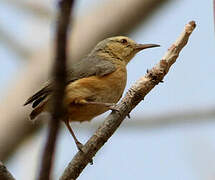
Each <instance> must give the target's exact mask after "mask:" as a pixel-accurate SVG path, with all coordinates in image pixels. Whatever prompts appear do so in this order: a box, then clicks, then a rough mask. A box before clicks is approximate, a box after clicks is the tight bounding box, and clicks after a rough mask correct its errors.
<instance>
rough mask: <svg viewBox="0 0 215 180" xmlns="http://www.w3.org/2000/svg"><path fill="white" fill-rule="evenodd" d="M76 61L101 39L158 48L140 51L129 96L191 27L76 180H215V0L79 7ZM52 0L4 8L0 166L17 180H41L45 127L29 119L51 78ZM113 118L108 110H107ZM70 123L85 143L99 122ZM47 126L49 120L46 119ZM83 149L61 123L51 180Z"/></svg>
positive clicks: (85, 1)
mask: <svg viewBox="0 0 215 180" xmlns="http://www.w3.org/2000/svg"><path fill="white" fill-rule="evenodd" d="M75 2H76V3H75V6H74V12H73V24H72V26H71V44H70V56H71V59H72V60H74V61H78V60H79V59H80V58H82V57H83V56H85V55H86V54H87V53H88V52H89V51H90V49H92V47H93V46H94V45H95V44H96V43H97V42H98V41H100V40H102V39H104V38H106V37H110V36H115V35H126V36H129V37H130V38H132V39H134V40H135V41H137V42H139V43H156V44H160V45H161V48H156V49H149V50H146V51H143V52H141V53H139V54H138V55H137V56H136V57H135V59H134V60H133V61H132V62H131V63H130V64H129V66H128V83H127V89H128V88H129V87H130V86H131V85H132V84H133V83H134V82H135V81H136V80H137V79H139V78H140V77H141V76H143V75H144V74H145V72H146V70H147V69H149V68H151V67H152V66H153V65H154V64H156V63H157V62H158V61H159V60H160V59H161V58H162V56H163V55H164V53H165V52H166V51H167V49H168V47H170V45H171V44H172V43H173V42H174V41H175V40H176V38H177V37H178V36H179V34H180V33H181V31H182V30H183V28H184V26H185V24H187V23H188V22H189V21H191V20H195V21H196V24H197V27H196V29H195V30H194V32H193V34H192V35H191V38H190V41H189V42H188V44H187V46H185V48H184V49H183V50H182V52H181V55H180V57H179V58H178V60H177V62H176V63H175V64H174V65H173V67H172V68H171V70H170V72H169V73H168V74H167V76H166V77H165V79H164V83H162V84H159V85H158V86H157V87H155V88H154V89H153V90H152V91H151V92H150V93H149V94H148V95H147V97H146V98H145V100H144V101H143V102H141V103H140V104H139V105H138V106H137V108H135V109H134V110H133V111H132V112H131V114H130V115H131V119H126V120H125V121H124V122H123V123H122V125H121V126H120V128H119V129H118V130H117V131H116V133H115V134H114V135H113V136H112V137H111V139H110V140H109V141H108V142H107V143H106V144H105V146H104V147H103V148H102V149H101V150H100V151H99V152H98V154H97V155H96V157H95V158H94V164H93V165H92V166H91V165H88V166H87V168H86V169H85V170H84V171H83V173H82V174H81V176H80V177H79V179H80V180H84V179H88V180H100V179H102V180H109V179H126V180H130V179H148V180H155V179H160V180H161V179H164V180H172V179H176V180H182V179H183V180H214V179H215V171H214V169H215V157H214V153H215V123H214V122H215V95H214V92H215V85H214V67H215V61H214V57H215V51H214V46H215V41H214V20H213V2H212V0H209V1H196V0H189V1H186V0H180V1H177V0H102V1H101V0H79V1H75ZM56 9H57V8H56V1H52V0H46V1H44V0H37V1H33V0H28V1H25V0H1V1H0V93H1V94H0V102H1V103H0V160H2V161H3V162H4V164H5V165H6V166H7V167H8V169H9V170H10V172H11V173H12V174H13V175H14V177H15V178H16V179H20V180H30V179H35V177H36V174H37V172H38V166H39V164H40V161H41V159H40V158H41V152H42V149H43V145H44V142H45V139H46V134H47V125H46V121H45V120H43V121H40V120H38V121H36V122H33V123H32V122H30V121H29V120H28V113H29V112H30V110H31V108H30V107H23V106H22V105H23V103H24V101H25V100H26V99H27V98H28V97H29V96H30V95H31V94H32V93H33V92H35V91H37V90H38V89H39V87H40V86H41V85H42V83H44V82H45V81H46V80H47V78H48V77H49V73H50V69H51V67H52V62H53V53H52V51H53V46H54V45H53V42H54V37H53V35H54V28H55V16H56ZM108 113H109V112H108ZM108 113H106V114H104V115H102V116H100V117H98V118H96V119H94V120H93V121H92V122H86V123H81V124H80V123H72V126H73V129H74V131H75V133H76V135H77V137H78V138H79V140H80V141H81V142H83V143H84V142H86V141H87V140H88V139H89V137H90V136H91V135H92V134H93V132H94V131H95V130H96V128H97V127H98V126H99V125H100V124H101V122H102V121H103V119H104V117H105V116H107V114H108ZM43 117H44V119H45V117H46V116H45V115H44V116H43ZM76 152H77V150H76V146H75V144H74V141H73V139H72V137H71V136H70V134H69V132H68V131H67V130H66V128H65V127H64V126H63V125H62V129H61V133H60V137H59V139H58V145H57V153H56V162H55V166H54V179H58V178H59V177H60V176H61V174H62V173H63V171H64V169H65V167H66V166H67V165H68V163H69V162H70V161H71V159H72V157H73V156H74V155H75V153H76Z"/></svg>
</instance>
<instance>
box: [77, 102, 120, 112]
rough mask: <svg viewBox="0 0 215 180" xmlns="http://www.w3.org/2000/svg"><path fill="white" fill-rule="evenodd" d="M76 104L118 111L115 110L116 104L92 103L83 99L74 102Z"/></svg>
mask: <svg viewBox="0 0 215 180" xmlns="http://www.w3.org/2000/svg"><path fill="white" fill-rule="evenodd" d="M75 103H76V104H85V105H87V104H92V105H101V106H105V107H107V108H108V109H110V110H112V111H119V110H118V109H117V108H116V104H115V103H104V102H92V101H86V100H84V99H82V100H79V101H76V102H75Z"/></svg>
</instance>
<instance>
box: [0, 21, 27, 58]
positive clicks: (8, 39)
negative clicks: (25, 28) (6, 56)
mask: <svg viewBox="0 0 215 180" xmlns="http://www.w3.org/2000/svg"><path fill="white" fill-rule="evenodd" d="M0 41H1V42H3V43H4V45H6V46H7V47H8V48H9V50H11V51H12V52H13V53H16V54H17V55H18V56H21V57H22V59H27V57H29V56H30V53H31V50H30V49H27V48H26V47H24V46H23V45H22V43H20V42H18V41H17V39H16V38H14V37H13V36H12V35H11V34H9V32H6V31H5V30H4V28H3V27H2V26H1V25H0Z"/></svg>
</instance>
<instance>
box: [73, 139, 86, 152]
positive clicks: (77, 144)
mask: <svg viewBox="0 0 215 180" xmlns="http://www.w3.org/2000/svg"><path fill="white" fill-rule="evenodd" d="M75 143H76V146H77V148H78V150H79V151H80V152H82V153H83V152H84V151H83V147H84V146H83V144H81V143H80V142H79V141H77V142H75Z"/></svg>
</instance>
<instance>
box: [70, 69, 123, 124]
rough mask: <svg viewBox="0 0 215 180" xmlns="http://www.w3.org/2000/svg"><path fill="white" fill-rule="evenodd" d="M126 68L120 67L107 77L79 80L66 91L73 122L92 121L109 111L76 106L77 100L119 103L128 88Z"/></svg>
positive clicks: (92, 106)
mask: <svg viewBox="0 0 215 180" xmlns="http://www.w3.org/2000/svg"><path fill="white" fill-rule="evenodd" d="M126 81H127V71H126V67H119V68H117V69H116V71H114V72H113V73H110V74H108V75H105V76H101V77H99V76H91V77H87V78H82V79H79V80H77V81H75V82H73V83H71V84H70V85H68V87H67V89H66V97H67V98H66V101H67V103H66V104H70V105H69V109H68V112H69V114H70V118H71V121H85V120H90V119H92V118H93V117H95V116H98V115H99V114H102V113H104V112H105V111H107V110H108V108H107V107H105V106H101V105H75V104H74V103H73V102H74V101H75V100H77V99H80V100H82V99H84V100H87V101H93V102H102V103H117V102H118V101H119V99H120V98H121V96H122V94H123V91H124V89H125V86H126Z"/></svg>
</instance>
